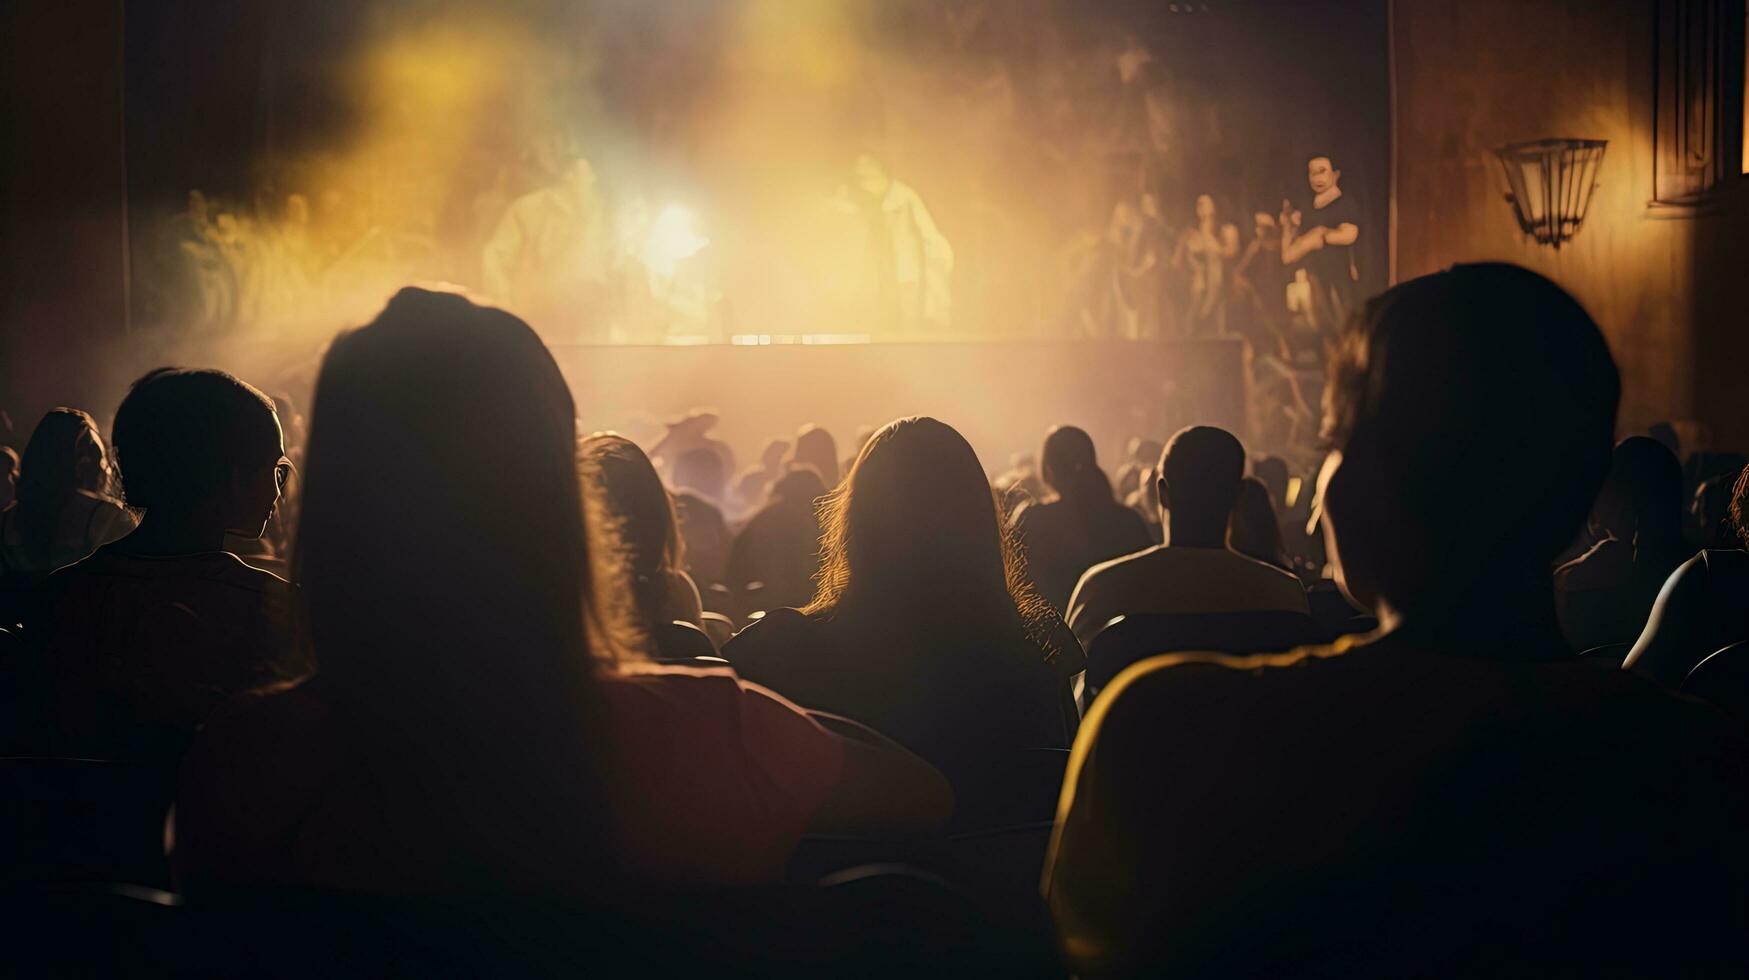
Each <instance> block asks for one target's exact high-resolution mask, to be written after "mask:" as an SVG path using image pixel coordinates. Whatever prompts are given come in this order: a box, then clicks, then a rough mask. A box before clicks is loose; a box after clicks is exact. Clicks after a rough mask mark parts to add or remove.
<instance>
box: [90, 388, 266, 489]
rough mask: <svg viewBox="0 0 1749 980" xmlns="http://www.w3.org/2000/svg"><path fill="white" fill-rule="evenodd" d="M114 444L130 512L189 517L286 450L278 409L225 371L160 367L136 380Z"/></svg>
mask: <svg viewBox="0 0 1749 980" xmlns="http://www.w3.org/2000/svg"><path fill="white" fill-rule="evenodd" d="M111 439H112V441H113V443H114V446H115V458H116V466H117V468H118V469H119V471H120V474H121V485H122V493H123V495H124V496H125V499H126V500H127V503H128V506H130V507H136V508H139V509H142V510H146V511H153V510H165V511H170V512H173V513H185V512H187V511H189V510H191V509H193V508H196V507H199V506H201V505H203V504H205V503H207V502H209V501H211V500H212V499H213V498H214V496H215V495H217V494H219V493H221V492H223V491H224V490H225V489H226V488H227V486H228V485H229V484H231V483H232V482H233V481H234V480H236V479H239V478H240V477H241V476H242V475H243V474H244V473H246V472H247V471H249V470H251V469H253V470H258V471H265V470H266V469H267V468H268V467H271V466H272V465H273V464H274V463H275V461H276V460H277V459H278V457H279V455H280V453H281V451H282V449H283V447H282V445H281V436H280V429H279V421H278V419H277V417H276V413H275V412H274V407H273V402H272V401H271V400H270V399H268V397H267V396H266V395H263V394H262V393H261V392H259V391H257V390H255V389H254V388H252V387H250V386H249V385H247V384H245V383H244V382H242V381H239V380H238V379H237V378H234V377H232V376H231V375H229V374H226V373H225V372H223V371H210V370H183V369H179V368H159V369H157V370H155V371H151V372H149V373H147V374H146V375H144V376H143V377H141V378H140V379H139V380H138V381H135V382H134V384H133V387H132V388H130V389H128V393H127V397H125V398H123V399H122V402H121V407H119V408H117V409H116V411H115V428H114V431H113V434H112V436H111Z"/></svg>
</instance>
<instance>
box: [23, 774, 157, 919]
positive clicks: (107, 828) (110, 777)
mask: <svg viewBox="0 0 1749 980" xmlns="http://www.w3.org/2000/svg"><path fill="white" fill-rule="evenodd" d="M175 790H176V769H175V766H173V765H165V764H148V763H134V762H114V761H106V760H99V759H54V758H38V757H13V758H3V759H0V882H3V883H4V884H7V885H13V884H17V883H19V882H27V881H29V882H66V881H85V880H111V881H128V882H133V883H136V884H140V885H148V886H155V887H157V886H163V885H166V884H168V881H169V873H168V868H167V867H166V865H165V861H164V818H165V815H166V814H167V813H168V812H169V809H170V802H171V799H172V798H173V797H174V795H175Z"/></svg>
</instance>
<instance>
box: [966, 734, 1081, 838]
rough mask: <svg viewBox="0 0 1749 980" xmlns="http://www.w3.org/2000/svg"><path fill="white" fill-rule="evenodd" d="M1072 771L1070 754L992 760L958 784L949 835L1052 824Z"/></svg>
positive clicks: (1050, 751)
mask: <svg viewBox="0 0 1749 980" xmlns="http://www.w3.org/2000/svg"><path fill="white" fill-rule="evenodd" d="M1068 768H1069V750H1068V749H1058V748H1036V749H1021V750H1019V751H1018V752H1011V753H1008V754H1007V755H1006V756H1005V757H996V758H992V759H990V760H989V762H988V764H987V765H985V766H983V767H982V768H981V769H980V771H979V772H978V773H977V774H976V775H971V774H967V775H965V776H961V777H959V778H958V779H956V781H955V783H954V796H955V799H954V814H953V821H952V823H951V824H949V830H950V832H952V833H970V832H976V831H981V830H985V829H988V828H991V827H1004V826H1013V825H1016V824H1026V823H1033V822H1037V821H1040V820H1043V821H1046V822H1049V821H1050V820H1051V819H1052V818H1053V817H1055V816H1056V813H1057V799H1058V797H1059V796H1060V795H1061V794H1062V789H1063V773H1064V772H1065V771H1067V770H1068Z"/></svg>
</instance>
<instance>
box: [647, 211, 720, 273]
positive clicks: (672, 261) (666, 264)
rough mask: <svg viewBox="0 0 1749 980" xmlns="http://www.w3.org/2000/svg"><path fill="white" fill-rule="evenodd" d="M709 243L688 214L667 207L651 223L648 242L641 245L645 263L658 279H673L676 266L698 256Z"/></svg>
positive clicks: (691, 215)
mask: <svg viewBox="0 0 1749 980" xmlns="http://www.w3.org/2000/svg"><path fill="white" fill-rule="evenodd" d="M710 243H711V240H710V239H709V238H706V237H705V236H703V235H701V234H699V233H698V227H697V221H696V219H695V218H694V217H693V214H692V212H691V211H689V210H687V209H686V208H683V207H681V206H680V205H678V204H670V205H668V206H667V207H665V208H663V209H662V210H661V212H659V213H658V214H657V215H656V220H655V221H653V222H651V223H650V236H649V240H648V241H647V242H645V243H644V262H645V264H647V265H648V266H649V268H650V271H652V272H654V273H655V274H657V275H659V276H663V277H669V276H673V275H674V267H675V265H677V264H678V263H680V262H681V261H682V260H684V259H689V258H692V257H693V256H694V255H697V254H698V253H699V250H700V249H702V248H704V247H705V246H706V245H709V244H710Z"/></svg>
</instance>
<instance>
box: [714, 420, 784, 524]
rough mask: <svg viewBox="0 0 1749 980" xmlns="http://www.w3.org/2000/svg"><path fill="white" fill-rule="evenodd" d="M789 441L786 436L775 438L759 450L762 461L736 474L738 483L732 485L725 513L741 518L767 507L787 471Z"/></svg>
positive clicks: (737, 518)
mask: <svg viewBox="0 0 1749 980" xmlns="http://www.w3.org/2000/svg"><path fill="white" fill-rule="evenodd" d="M789 448H790V446H789V442H788V440H785V439H772V440H770V441H768V442H766V444H765V448H764V449H762V450H760V452H759V465H757V466H752V467H749V468H748V469H747V470H746V471H744V472H743V473H741V474H740V475H739V476H737V477H736V478H735V485H734V486H733V487H731V488H730V491H731V493H730V499H729V501H728V507H726V508H725V511H724V515H725V516H726V517H728V518H729V519H730V520H732V521H739V520H741V519H742V518H744V517H746V516H747V515H749V514H752V513H754V512H756V511H758V510H759V508H761V507H764V506H765V504H766V503H767V501H768V499H769V496H770V492H771V487H772V485H773V484H775V483H777V481H778V480H780V479H782V478H783V475H784V473H786V472H787V470H786V469H785V466H784V460H786V459H788V458H789Z"/></svg>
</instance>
